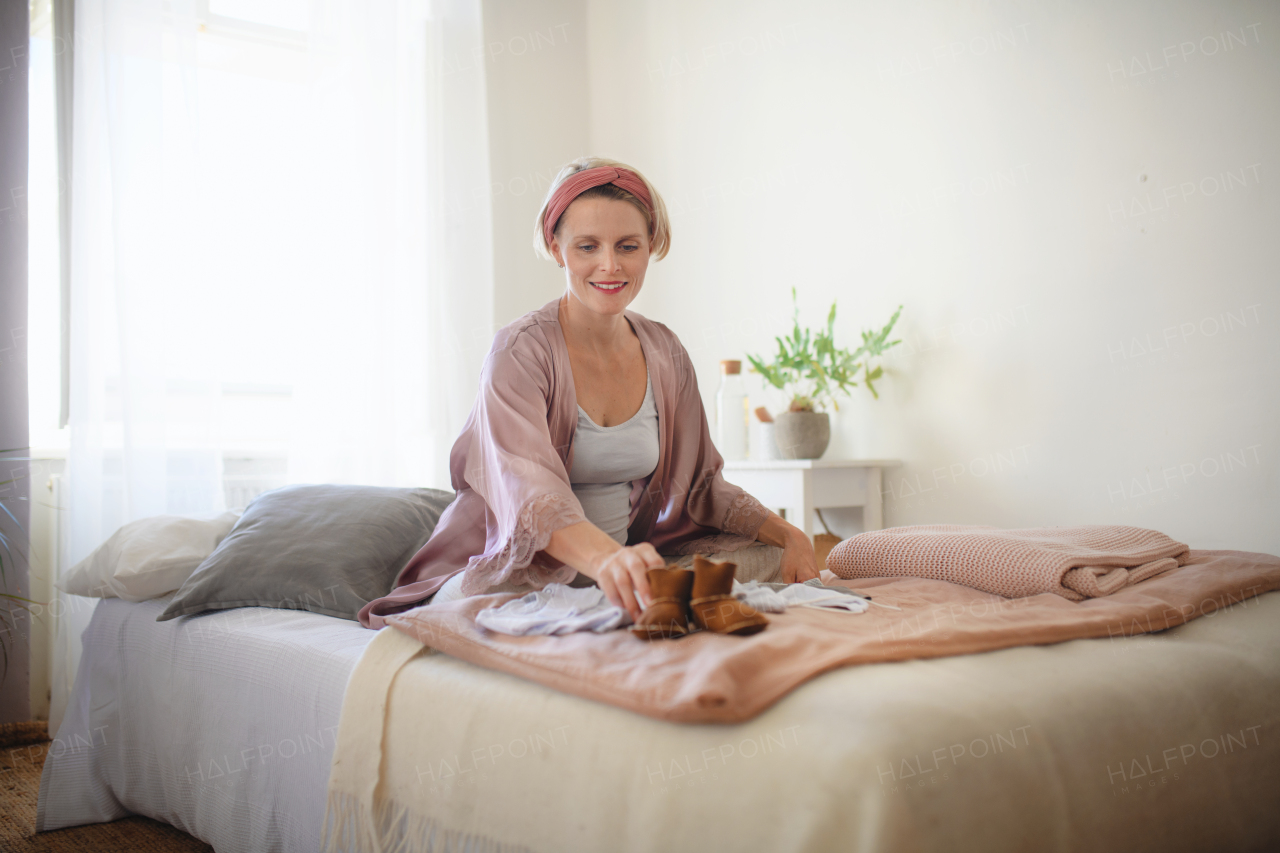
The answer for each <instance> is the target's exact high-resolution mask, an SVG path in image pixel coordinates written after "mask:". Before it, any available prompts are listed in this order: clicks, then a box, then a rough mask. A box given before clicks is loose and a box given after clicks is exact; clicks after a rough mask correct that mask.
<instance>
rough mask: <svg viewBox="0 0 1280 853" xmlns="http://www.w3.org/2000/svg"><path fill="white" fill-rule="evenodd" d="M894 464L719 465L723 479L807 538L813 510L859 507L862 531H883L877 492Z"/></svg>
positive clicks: (788, 461)
mask: <svg viewBox="0 0 1280 853" xmlns="http://www.w3.org/2000/svg"><path fill="white" fill-rule="evenodd" d="M901 464H902V463H901V462H899V461H898V460H896V459H777V460H770V461H768V462H757V461H754V460H750V459H743V460H739V461H733V462H725V463H724V478H725V479H726V480H728V481H729V482H730V483H733V484H734V485H735V486H741V487H742V488H743V489H746V490H747V492H749V493H750V494H751V495H753V496H754V497H755V498H756V500H758V501H760V503H762V504H764V505H765V506H767V507H769V508H770V509H774V510H777V509H785V510H786V511H787V520H788V521H790V522H791V523H792V524H794V525H795V526H796V527H799V528H800V529H801V530H803V531H804V532H805V535H806V536H810V537H812V536H813V510H814V509H826V508H828V507H845V506H860V507H862V525H863V529H864V530H867V531H871V530H880V529H882V528H883V527H884V508H883V504H882V503H881V497H880V490H881V483H882V481H883V476H882V473H881V472H882V471H883V470H884V469H885V468H896V467H898V466H899V465H901Z"/></svg>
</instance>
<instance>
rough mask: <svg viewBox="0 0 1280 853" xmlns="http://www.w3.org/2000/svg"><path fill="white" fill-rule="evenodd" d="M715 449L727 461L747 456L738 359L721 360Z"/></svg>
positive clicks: (744, 398) (744, 391) (744, 404)
mask: <svg viewBox="0 0 1280 853" xmlns="http://www.w3.org/2000/svg"><path fill="white" fill-rule="evenodd" d="M716 449H717V450H719V451H720V455H721V456H723V457H724V458H725V459H726V460H730V459H746V458H747V386H746V383H745V382H743V381H742V362H741V361H728V360H726V361H722V362H720V388H719V389H718V390H717V391H716Z"/></svg>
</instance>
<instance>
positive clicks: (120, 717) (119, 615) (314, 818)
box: [36, 595, 375, 853]
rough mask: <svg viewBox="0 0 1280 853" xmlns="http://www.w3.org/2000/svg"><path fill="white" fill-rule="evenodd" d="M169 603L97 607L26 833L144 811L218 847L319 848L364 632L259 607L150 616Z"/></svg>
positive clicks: (227, 850) (225, 851)
mask: <svg viewBox="0 0 1280 853" xmlns="http://www.w3.org/2000/svg"><path fill="white" fill-rule="evenodd" d="M171 598H172V596H171V595H170V596H164V597H162V598H158V599H154V600H152V601H146V602H142V603H138V604H132V603H128V602H124V601H120V600H118V599H104V600H103V601H102V602H100V603H99V604H98V606H97V609H96V610H95V612H94V615H93V619H92V621H91V622H90V624H89V627H88V629H86V631H85V633H84V654H83V656H82V658H81V660H80V669H79V672H78V674H77V676H76V686H75V691H74V693H73V696H72V699H71V703H70V705H69V707H68V708H67V714H66V716H65V718H64V719H63V722H62V726H61V728H60V729H59V731H58V733H57V736H56V740H55V741H54V743H53V746H52V748H51V749H50V752H49V758H48V760H47V762H46V763H45V766H44V775H43V777H42V778H41V781H40V801H39V807H38V812H37V816H36V829H37V831H41V830H48V829H58V828H61V827H66V826H76V825H78V824H84V823H97V822H101V821H109V820H115V819H116V818H120V817H124V816H126V815H129V814H140V815H146V816H148V817H152V818H155V819H156V820H162V821H165V822H166V823H170V824H173V825H174V826H176V827H178V828H179V829H182V830H183V831H185V832H188V833H190V834H191V835H193V836H195V837H197V838H200V839H202V840H204V841H206V842H208V843H209V844H212V845H213V846H214V848H215V849H216V850H217V851H218V853H235V851H246V853H247V851H255V853H259V852H260V851H289V853H293V851H296V853H315V851H316V850H318V849H319V846H320V827H321V822H322V818H323V814H324V801H325V784H326V781H327V780H328V776H329V766H330V763H331V760H332V757H333V747H334V743H335V740H336V737H337V732H338V717H339V713H340V709H341V707H342V696H343V692H344V691H345V689H346V685H347V678H348V676H349V675H350V674H351V671H352V669H353V668H354V667H355V663H356V661H357V660H358V659H359V657H360V654H361V652H362V651H363V650H364V648H365V646H366V645H367V644H368V643H369V642H371V641H372V640H373V638H374V636H375V632H373V631H369V630H366V629H364V628H361V627H360V626H359V625H357V624H356V623H354V622H346V621H344V620H341V619H334V618H333V617H330V616H321V615H318V614H314V613H306V612H302V611H293V610H272V609H268V608H262V607H250V608H243V609H238V610H229V611H223V612H218V613H208V614H203V615H200V616H194V617H188V618H181V619H175V620H172V621H170V622H156V621H155V618H156V616H157V615H158V614H159V613H160V612H161V611H162V610H164V608H165V606H166V605H167V604H168V603H169V600H170V599H171Z"/></svg>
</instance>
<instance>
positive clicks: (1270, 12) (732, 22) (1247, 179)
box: [521, 0, 1280, 553]
mask: <svg viewBox="0 0 1280 853" xmlns="http://www.w3.org/2000/svg"><path fill="white" fill-rule="evenodd" d="M589 45H590V48H589V49H590V62H589V79H590V87H591V111H590V143H591V150H592V151H593V152H595V153H598V154H601V155H604V156H611V157H617V158H619V159H621V160H624V161H627V162H631V163H634V164H635V165H636V166H637V167H639V168H641V169H643V170H644V171H645V172H646V174H647V175H649V177H650V178H651V179H653V180H654V181H655V182H656V184H657V186H658V187H659V189H660V190H661V191H662V192H663V194H664V196H665V197H666V199H667V202H668V204H669V205H670V206H671V208H672V211H673V219H674V235H675V238H674V244H673V250H672V252H671V255H670V257H669V258H668V259H667V260H665V261H664V262H662V263H661V264H658V265H656V266H655V267H654V268H653V269H652V271H651V273H650V276H649V279H648V282H647V285H646V291H645V292H644V293H643V294H642V295H641V296H640V298H639V299H638V301H637V304H636V307H637V309H638V310H640V311H641V312H642V313H645V314H646V315H648V316H651V317H654V318H657V319H660V320H662V321H664V322H666V323H667V324H668V325H670V326H671V327H672V328H673V329H675V330H676V332H677V333H678V334H679V335H680V336H681V338H682V339H683V340H684V342H685V343H686V345H687V346H688V347H689V349H690V350H691V352H692V353H693V356H694V359H695V362H696V364H697V366H698V370H699V378H700V381H701V383H702V390H703V394H704V397H705V398H706V399H707V400H708V402H709V401H710V399H711V395H712V394H713V393H714V385H715V382H716V373H715V370H716V362H717V360H718V359H721V358H737V357H740V356H741V355H742V354H743V353H744V352H760V351H763V350H765V349H767V348H769V347H770V342H771V337H772V335H774V334H777V333H781V332H784V331H785V330H786V329H787V320H788V314H789V304H788V301H789V299H788V288H789V287H790V285H792V284H795V285H796V286H797V287H798V289H799V291H800V295H801V300H802V303H801V304H802V317H803V319H805V320H806V321H807V322H810V323H817V322H818V321H819V319H820V318H821V317H822V315H823V313H824V311H825V309H826V308H827V306H828V305H829V304H830V302H831V300H832V299H837V298H838V299H839V305H840V315H839V321H838V330H839V333H840V334H843V335H844V337H845V340H846V341H849V342H852V341H854V340H856V335H857V331H858V330H859V329H861V328H863V327H867V326H870V325H872V324H874V323H883V322H884V320H886V319H887V318H888V316H889V314H890V313H891V311H892V310H893V308H894V306H896V305H898V304H899V303H901V304H903V305H905V306H906V308H905V311H904V314H903V321H902V324H901V330H902V332H903V337H904V339H905V340H904V344H903V345H902V346H901V348H900V349H899V351H898V352H897V355H896V356H895V357H894V358H893V359H892V361H891V363H890V366H891V368H892V377H891V379H890V380H889V381H886V382H885V383H884V386H883V393H882V399H881V400H880V401H879V402H878V403H875V402H872V401H870V400H869V398H867V397H866V396H865V395H863V394H861V393H860V394H859V395H858V396H856V397H855V399H854V400H853V401H851V402H850V403H849V404H847V405H844V406H842V408H841V412H840V414H839V416H838V419H837V429H836V432H837V435H836V437H835V440H834V441H833V446H832V448H831V450H829V451H828V453H830V454H844V455H856V456H862V457H894V458H900V459H902V460H903V461H904V463H905V466H904V467H903V468H902V469H900V471H899V472H898V473H897V474H895V475H894V476H892V477H891V478H890V481H889V484H888V485H887V489H888V491H887V493H886V495H885V499H886V523H887V524H889V525H903V524H918V523H931V522H956V523H982V524H992V525H998V526H1003V527H1019V526H1033V525H1067V524H1077V523H1122V524H1133V525H1140V526H1145V527H1153V528H1157V529H1160V530H1163V531H1165V532H1167V533H1169V534H1171V535H1173V536H1175V537H1177V538H1180V539H1182V540H1184V541H1187V542H1188V543H1190V544H1191V545H1192V546H1193V547H1199V548H1237V549H1247V550H1257V551H1268V552H1272V553H1280V523H1278V522H1277V521H1276V518H1275V516H1276V514H1277V510H1278V509H1280V500H1277V498H1278V497H1280V483H1278V474H1280V467H1278V466H1277V457H1278V455H1280V446H1277V427H1278V425H1280V403H1278V401H1277V387H1278V383H1277V380H1278V379H1280V375H1278V374H1280V336H1278V335H1277V331H1278V329H1277V320H1278V319H1280V305H1278V304H1277V302H1278V301H1280V300H1277V298H1276V297H1277V287H1276V285H1277V270H1278V269H1280V239H1277V237H1276V235H1277V233H1280V215H1278V214H1280V208H1278V207H1277V199H1276V196H1275V186H1276V180H1277V179H1276V170H1277V168H1278V167H1280V164H1278V163H1277V159H1278V158H1277V154H1280V145H1278V142H1280V118H1278V111H1280V97H1277V92H1280V54H1278V52H1277V46H1280V7H1277V6H1276V5H1275V4H1266V3H1239V2H1207V0H1206V1H1205V2H1186V1H1185V0H1184V2H1177V3H1153V2H1148V3H1141V4H1128V8H1124V9H1120V8H1117V7H1116V4H1113V3H1109V2H1104V0H1095V2H1087V3H1081V4H1071V5H1070V6H1067V5H1066V4H1054V7H1052V8H1051V7H1049V5H1048V4H1027V3H990V4H987V3H983V4H977V3H965V4H957V3H945V2H934V3H895V4H886V3H875V2H858V3H848V2H830V3H823V2H814V0H809V2H804V0H801V2H790V1H789V2H782V0H766V2H759V3H754V4H751V5H750V6H747V5H746V4H742V3H740V2H736V0H702V2H687V0H679V2H675V0H647V1H646V0H636V2H631V3H627V4H619V3H615V2H611V0H593V2H591V4H590V7H589ZM567 153H572V152H566V154H567ZM521 236H522V238H523V235H521ZM753 379H754V377H753ZM757 381H758V380H757ZM773 402H774V403H775V404H776V403H777V402H778V401H777V400H774V401H773ZM842 528H843V532H845V533H848V532H850V531H852V530H856V518H853V517H851V518H848V519H845V520H844V523H843V524H842Z"/></svg>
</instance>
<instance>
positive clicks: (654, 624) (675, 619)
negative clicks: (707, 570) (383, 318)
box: [631, 566, 693, 640]
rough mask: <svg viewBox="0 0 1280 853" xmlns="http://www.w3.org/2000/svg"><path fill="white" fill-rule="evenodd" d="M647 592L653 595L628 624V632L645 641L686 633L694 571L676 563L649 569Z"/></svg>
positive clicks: (687, 631)
mask: <svg viewBox="0 0 1280 853" xmlns="http://www.w3.org/2000/svg"><path fill="white" fill-rule="evenodd" d="M645 575H646V576H647V577H648V578H649V592H650V593H651V594H652V595H653V598H651V599H650V600H649V606H648V607H646V608H645V609H644V612H643V613H641V614H640V619H639V620H638V621H637V622H636V624H634V625H632V626H631V633H633V634H635V635H636V636H637V637H642V638H644V639H646V640H666V639H670V638H671V637H683V636H684V635H685V634H687V633H689V630H690V628H689V593H690V591H691V590H692V589H693V572H691V571H689V570H688V569H681V568H678V567H676V566H667V567H666V568H662V569H649V571H648V572H646V573H645Z"/></svg>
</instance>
